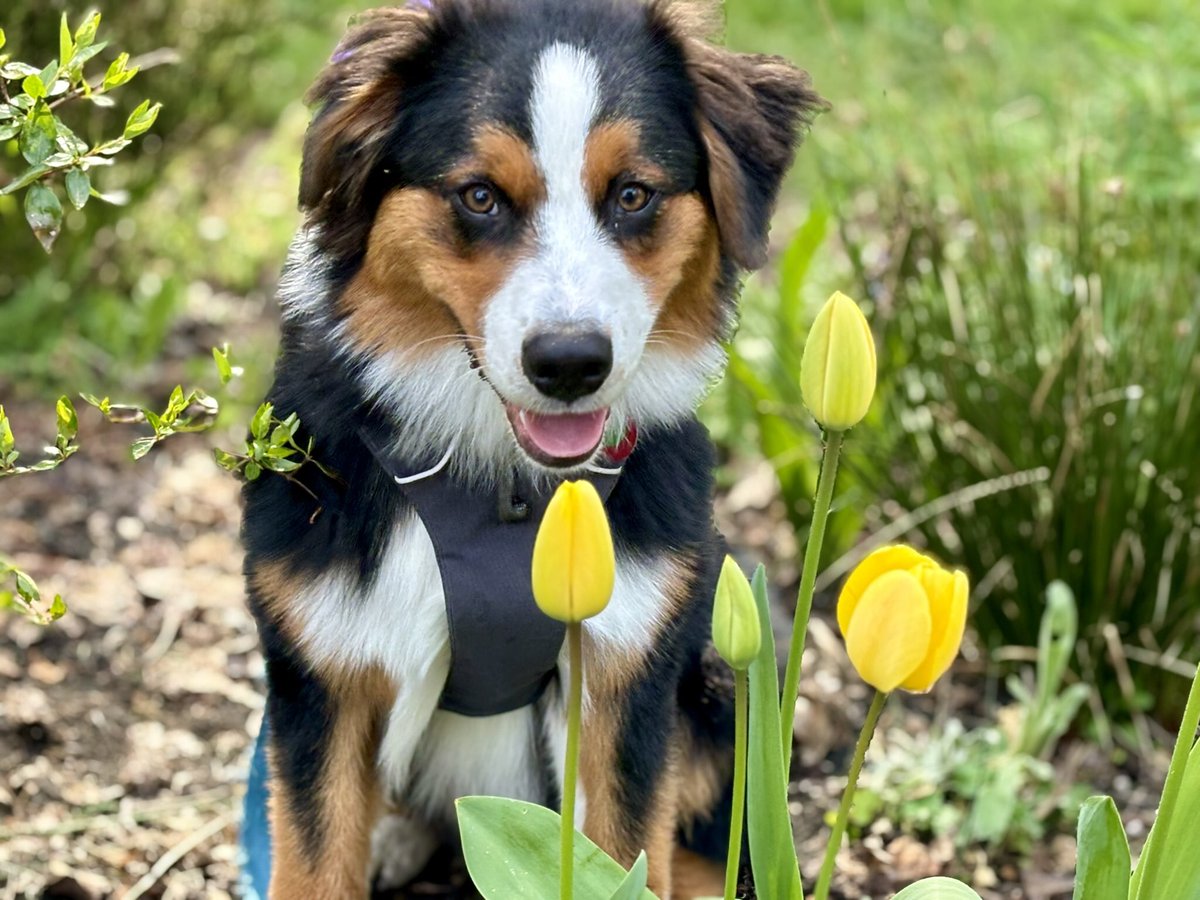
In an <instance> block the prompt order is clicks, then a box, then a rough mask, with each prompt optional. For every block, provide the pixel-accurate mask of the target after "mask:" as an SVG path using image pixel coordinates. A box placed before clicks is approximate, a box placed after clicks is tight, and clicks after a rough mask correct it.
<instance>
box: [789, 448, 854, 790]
mask: <svg viewBox="0 0 1200 900" xmlns="http://www.w3.org/2000/svg"><path fill="white" fill-rule="evenodd" d="M843 437H844V432H841V431H831V432H828V433H827V434H826V436H825V452H824V454H823V455H822V457H821V474H820V480H818V481H817V499H816V502H815V503H814V505H813V517H812V526H811V527H810V528H809V530H808V546H806V547H805V548H804V569H803V570H802V571H801V573H800V594H799V596H798V597H797V598H796V615H795V618H794V619H793V620H792V644H791V648H790V649H789V650H788V661H787V671H786V672H785V673H784V676H783V701H782V703H781V704H780V707H779V722H780V725H781V726H782V729H781V730H782V731H783V768H784V772H785V774H786V773H787V772H790V771H791V768H792V728H793V726H794V723H795V719H796V695H797V693H798V692H799V690H800V659H801V657H803V656H804V637H805V635H806V634H808V617H809V615H811V613H812V602H813V587H814V586H815V585H816V583H817V568H818V567H819V566H820V565H821V544H822V543H823V542H824V540H825V523H826V522H827V521H828V519H829V505H830V503H831V502H832V501H833V483H834V481H836V480H837V467H838V456H839V455H840V453H841V451H842V438H843Z"/></svg>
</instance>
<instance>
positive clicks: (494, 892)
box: [455, 797, 655, 900]
mask: <svg viewBox="0 0 1200 900" xmlns="http://www.w3.org/2000/svg"><path fill="white" fill-rule="evenodd" d="M455 806H456V807H457V810H458V828H459V832H460V833H461V834H462V843H463V857H464V858H465V859H466V862H467V871H468V872H470V873H471V880H472V881H473V882H474V883H475V887H476V888H477V889H478V890H479V893H480V894H481V895H482V896H483V898H484V900H512V898H513V897H521V898H524V900H559V896H560V893H559V888H560V885H559V855H558V854H559V831H560V829H561V827H562V819H561V818H560V817H559V815H558V813H556V812H552V811H551V810H548V809H546V808H545V807H544V806H538V805H537V804H535V803H525V802H523V801H520V800H508V799H505V798H503V797H463V798H461V799H460V800H458V801H457V802H456V803H455ZM636 869H637V864H636V863H635V864H634V870H635V871H636ZM635 880H636V879H635ZM627 882H628V875H627V874H626V872H625V870H624V869H623V868H622V867H621V865H620V863H618V862H617V861H616V860H614V859H613V858H612V857H611V856H609V855H608V854H607V853H605V852H604V851H603V850H601V849H600V848H599V847H597V846H596V845H595V844H593V843H592V842H591V841H590V840H588V839H587V838H586V837H584V836H583V835H582V834H579V833H578V832H576V834H575V896H577V897H617V898H621V900H624V898H627V897H628V898H639V900H655V897H654V894H652V893H650V891H648V890H646V889H645V888H644V887H643V888H642V889H641V890H634V891H632V892H631V893H625V894H620V893H618V894H614V891H617V890H618V889H619V888H621V887H623V886H624V885H625V884H626V883H627Z"/></svg>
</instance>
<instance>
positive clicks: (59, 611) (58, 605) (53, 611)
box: [46, 594, 67, 622]
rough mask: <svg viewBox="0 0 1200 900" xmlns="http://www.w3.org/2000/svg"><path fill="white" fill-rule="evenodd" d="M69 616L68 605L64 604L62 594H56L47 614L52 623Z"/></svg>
mask: <svg viewBox="0 0 1200 900" xmlns="http://www.w3.org/2000/svg"><path fill="white" fill-rule="evenodd" d="M66 614H67V604H66V603H64V602H63V598H62V594H55V595H54V600H53V601H51V603H50V611H49V612H48V613H47V614H46V615H47V616H48V617H49V619H50V621H51V622H57V621H58V620H59V619H61V618H62V617H63V616H65V615H66Z"/></svg>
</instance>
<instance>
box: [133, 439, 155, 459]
mask: <svg viewBox="0 0 1200 900" xmlns="http://www.w3.org/2000/svg"><path fill="white" fill-rule="evenodd" d="M156 443H158V438H157V437H140V438H138V439H137V440H136V441H134V442H133V444H132V445H131V446H130V448H129V454H130V455H131V456H132V457H133V458H134V459H135V460H137V459H141V458H142V457H143V456H145V455H146V454H147V453H149V452H150V451H151V450H153V449H154V445H155V444H156Z"/></svg>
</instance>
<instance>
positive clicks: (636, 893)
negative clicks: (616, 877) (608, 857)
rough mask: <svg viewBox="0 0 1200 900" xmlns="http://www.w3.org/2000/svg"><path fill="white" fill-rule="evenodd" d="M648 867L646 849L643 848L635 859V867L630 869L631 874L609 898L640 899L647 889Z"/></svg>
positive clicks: (616, 899)
mask: <svg viewBox="0 0 1200 900" xmlns="http://www.w3.org/2000/svg"><path fill="white" fill-rule="evenodd" d="M646 868H647V863H646V851H645V850H643V851H642V852H641V853H639V854H638V858H637V859H635V860H634V861H633V868H631V869H630V870H629V874H628V875H626V876H625V879H624V880H623V881H622V882H621V883H620V884H619V885H618V886H617V889H616V890H615V891H614V892H613V895H612V897H610V898H609V900H638V898H639V897H641V896H642V892H643V891H645V890H646Z"/></svg>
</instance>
